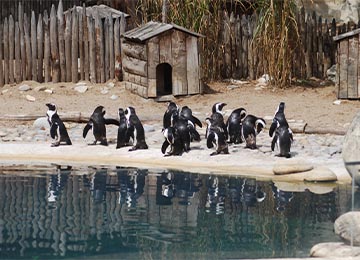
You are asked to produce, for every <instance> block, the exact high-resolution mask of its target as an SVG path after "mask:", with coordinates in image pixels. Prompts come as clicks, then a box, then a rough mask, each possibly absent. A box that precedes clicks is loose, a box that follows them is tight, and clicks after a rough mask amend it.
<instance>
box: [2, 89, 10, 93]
mask: <svg viewBox="0 0 360 260" xmlns="http://www.w3.org/2000/svg"><path fill="white" fill-rule="evenodd" d="M8 91H9V89H7V88H6V89H4V90H2V91H1V94H5V93H6V92H8Z"/></svg>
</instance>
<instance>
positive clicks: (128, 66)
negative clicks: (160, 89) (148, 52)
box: [123, 56, 148, 77]
mask: <svg viewBox="0 0 360 260" xmlns="http://www.w3.org/2000/svg"><path fill="white" fill-rule="evenodd" d="M123 68H124V70H125V71H127V72H130V73H132V74H135V75H139V76H142V77H146V76H147V68H148V66H147V62H146V61H142V60H136V59H134V58H131V57H127V56H125V57H124V58H123Z"/></svg>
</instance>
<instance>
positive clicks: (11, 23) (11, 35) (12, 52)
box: [9, 15, 15, 84]
mask: <svg viewBox="0 0 360 260" xmlns="http://www.w3.org/2000/svg"><path fill="white" fill-rule="evenodd" d="M14 33H15V24H14V18H13V16H12V15H10V16H9V83H10V84H13V83H14V82H15V80H14V55H15V45H14V43H15V35H14Z"/></svg>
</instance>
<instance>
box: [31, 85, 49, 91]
mask: <svg viewBox="0 0 360 260" xmlns="http://www.w3.org/2000/svg"><path fill="white" fill-rule="evenodd" d="M34 90H35V91H36V92H40V91H44V90H46V87H45V86H43V85H40V86H37V87H36V88H34Z"/></svg>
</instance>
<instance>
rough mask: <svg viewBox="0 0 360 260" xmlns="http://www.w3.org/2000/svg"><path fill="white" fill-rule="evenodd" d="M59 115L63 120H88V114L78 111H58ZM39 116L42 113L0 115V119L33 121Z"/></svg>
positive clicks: (81, 121) (79, 121) (78, 121)
mask: <svg viewBox="0 0 360 260" xmlns="http://www.w3.org/2000/svg"><path fill="white" fill-rule="evenodd" d="M59 116H60V118H61V120H62V121H64V122H75V123H86V122H88V121H89V118H90V117H89V116H88V115H86V116H85V115H83V114H82V113H80V112H69V113H59ZM40 117H44V114H40V113H39V114H35V115H0V121H8V120H10V121H34V120H36V119H38V118H40Z"/></svg>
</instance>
